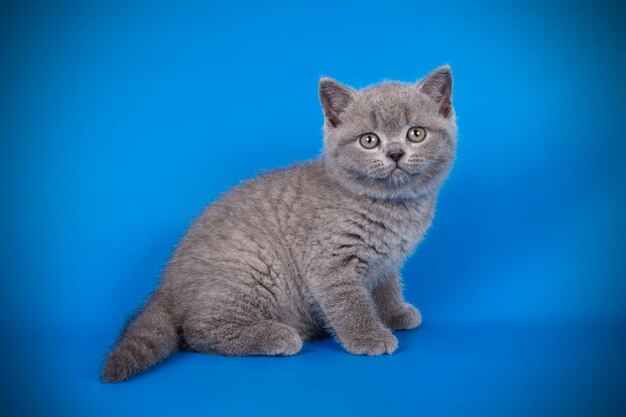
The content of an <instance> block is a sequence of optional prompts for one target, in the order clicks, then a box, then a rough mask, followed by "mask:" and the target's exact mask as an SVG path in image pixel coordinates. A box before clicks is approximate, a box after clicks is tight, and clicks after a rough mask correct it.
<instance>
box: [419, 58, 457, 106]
mask: <svg viewBox="0 0 626 417" xmlns="http://www.w3.org/2000/svg"><path fill="white" fill-rule="evenodd" d="M417 88H418V90H419V91H421V92H422V93H424V94H426V95H427V96H429V97H430V98H431V99H432V100H433V101H434V102H435V103H437V105H438V106H439V113H440V114H441V115H442V116H443V117H448V116H450V113H452V70H451V69H450V66H449V65H444V66H442V67H439V68H437V69H436V70H434V71H433V72H431V73H430V74H428V75H427V76H426V77H425V78H424V79H423V80H421V81H420V82H419V83H418V85H417Z"/></svg>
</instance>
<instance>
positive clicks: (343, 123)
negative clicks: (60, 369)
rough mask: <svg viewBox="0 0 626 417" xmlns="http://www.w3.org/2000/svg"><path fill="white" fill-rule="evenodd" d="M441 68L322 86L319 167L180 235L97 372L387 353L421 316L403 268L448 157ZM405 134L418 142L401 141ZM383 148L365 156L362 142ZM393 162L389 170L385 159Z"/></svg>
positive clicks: (450, 124)
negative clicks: (335, 349)
mask: <svg viewBox="0 0 626 417" xmlns="http://www.w3.org/2000/svg"><path fill="white" fill-rule="evenodd" d="M451 91H452V77H451V72H450V68H449V67H447V66H445V67H441V68H439V69H437V70H435V71H434V72H433V73H431V74H430V75H429V76H427V77H426V78H425V79H424V80H422V81H421V82H418V83H416V84H401V83H395V82H384V83H381V84H378V85H375V86H372V87H368V88H366V89H363V90H353V89H351V88H349V87H346V86H344V85H342V84H340V83H338V82H336V81H334V80H331V79H328V78H322V79H321V80H320V85H319V92H320V101H321V103H322V107H323V109H324V113H325V116H326V117H325V124H324V152H323V155H322V157H321V158H320V159H318V160H315V161H312V162H307V163H302V164H297V165H293V166H292V167H290V168H287V169H282V170H277V171H274V172H271V173H268V174H265V175H263V176H261V177H259V178H256V179H253V180H250V181H248V182H246V183H244V184H242V185H240V186H238V187H235V188H234V189H232V190H231V191H230V192H229V193H227V194H225V195H223V196H222V197H221V198H220V199H219V200H218V201H216V202H214V203H213V204H211V205H209V206H208V207H207V209H206V210H205V211H204V212H203V213H202V214H201V215H200V217H199V218H198V219H197V220H196V221H195V222H194V224H193V225H192V226H191V228H190V229H189V230H188V232H187V233H186V235H185V236H184V238H183V239H182V241H181V243H180V244H179V246H178V248H177V249H176V251H175V253H174V255H173V256H172V259H171V260H170V262H169V264H168V266H167V268H166V270H165V272H164V275H163V277H162V280H161V283H160V284H159V286H158V288H157V289H156V291H155V292H154V294H153V295H152V297H151V298H150V300H149V301H148V304H147V306H146V308H145V309H144V310H143V311H142V312H141V313H140V314H139V315H138V316H137V317H136V318H135V319H134V320H133V321H131V323H130V324H129V325H128V326H127V327H126V329H125V330H124V332H122V335H121V337H120V341H119V342H118V344H117V345H116V346H115V348H114V349H113V351H112V352H111V353H110V355H109V357H108V358H107V361H106V363H105V366H104V368H103V373H102V377H103V380H104V381H107V382H115V381H123V380H125V379H127V378H129V377H131V376H133V375H135V374H137V373H139V372H142V371H144V370H145V369H147V368H148V367H150V366H152V365H154V364H155V363H156V362H158V361H160V360H162V359H164V358H166V357H167V356H168V355H170V354H171V353H173V352H175V351H176V350H177V349H178V348H180V347H182V346H184V347H185V348H188V349H191V350H194V351H197V352H205V353H220V354H224V355H293V354H295V353H297V352H298V351H299V350H300V349H301V347H302V343H303V342H305V341H307V340H311V339H314V338H318V337H323V336H325V335H328V334H330V335H333V336H334V337H336V338H337V340H338V341H339V342H340V343H341V345H342V346H343V347H344V348H345V349H346V350H347V351H349V352H351V353H354V354H365V355H380V354H384V353H392V352H393V351H394V350H395V349H396V347H397V345H398V341H397V339H396V338H395V336H394V335H393V334H392V332H391V330H399V329H412V328H415V327H417V326H418V325H419V324H420V322H421V316H420V313H419V311H418V310H417V309H416V308H415V307H413V306H411V305H410V304H408V303H406V302H405V301H404V300H403V298H402V290H401V279H400V275H399V273H398V269H399V267H400V266H401V265H402V263H403V262H404V260H405V259H406V258H407V256H409V255H410V254H411V252H412V251H413V250H414V248H415V246H416V245H417V243H418V242H419V241H420V239H421V238H422V237H423V235H424V233H425V232H426V230H427V229H428V228H429V226H430V224H431V221H432V218H433V214H434V210H435V202H436V199H437V194H438V191H439V188H440V186H441V184H442V183H443V181H444V179H445V178H446V177H447V175H448V172H449V170H450V168H451V165H452V162H453V159H454V156H455V150H456V122H455V115H454V111H453V110H452V107H451V101H450V99H451ZM412 126H421V127H424V128H426V130H427V136H426V139H425V140H424V141H423V142H421V143H413V142H410V141H409V140H408V139H407V137H406V135H407V130H408V129H409V128H410V127H412ZM367 132H373V133H376V134H377V135H378V137H379V138H380V144H379V145H378V146H377V147H376V148H374V149H366V148H364V147H363V146H361V145H360V144H359V138H360V136H361V135H362V134H364V133H367ZM391 153H396V154H399V153H401V154H402V156H401V157H400V159H399V161H398V162H397V164H398V167H399V168H400V169H396V162H395V161H394V160H393V159H392V158H391V157H390V156H388V154H391Z"/></svg>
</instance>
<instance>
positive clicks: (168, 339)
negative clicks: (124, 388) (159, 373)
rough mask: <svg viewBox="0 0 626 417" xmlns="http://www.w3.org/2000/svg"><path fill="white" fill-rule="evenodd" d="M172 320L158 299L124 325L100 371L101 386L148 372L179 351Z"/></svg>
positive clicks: (149, 303)
mask: <svg viewBox="0 0 626 417" xmlns="http://www.w3.org/2000/svg"><path fill="white" fill-rule="evenodd" d="M178 339H179V338H178V334H177V332H176V326H175V325H174V322H173V318H172V316H171V314H170V313H169V312H168V310H167V309H166V308H165V307H164V306H163V302H162V301H161V300H159V299H158V297H152V298H151V299H150V301H149V302H148V304H147V305H146V307H145V308H144V309H143V311H141V312H140V313H139V314H138V315H137V316H135V317H134V318H133V319H132V320H130V321H129V323H128V324H127V325H126V327H125V328H124V330H123V331H122V333H121V335H120V337H119V340H118V341H117V343H116V344H115V346H114V347H113V350H112V351H111V353H109V356H108V357H107V359H106V361H105V363H104V367H103V368H102V380H103V381H104V382H121V381H125V380H127V379H128V378H130V377H132V376H134V375H137V374H139V373H141V372H143V371H145V370H146V369H148V368H150V367H151V366H152V365H154V364H156V363H157V362H160V361H162V360H163V359H165V358H167V357H168V356H170V355H171V354H173V353H174V352H176V350H177V349H178Z"/></svg>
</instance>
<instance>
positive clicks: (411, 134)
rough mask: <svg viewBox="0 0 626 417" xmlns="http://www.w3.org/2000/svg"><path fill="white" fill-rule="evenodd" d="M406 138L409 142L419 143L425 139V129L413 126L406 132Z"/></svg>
mask: <svg viewBox="0 0 626 417" xmlns="http://www.w3.org/2000/svg"><path fill="white" fill-rule="evenodd" d="M406 138H407V139H408V140H410V141H411V142H415V143H419V142H422V141H423V140H424V139H426V129H424V128H423V127H419V126H413V127H412V128H410V129H409V131H408V132H406Z"/></svg>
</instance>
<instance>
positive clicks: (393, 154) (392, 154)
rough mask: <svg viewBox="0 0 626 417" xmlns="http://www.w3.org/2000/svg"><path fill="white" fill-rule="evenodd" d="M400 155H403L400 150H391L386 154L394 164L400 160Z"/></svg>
mask: <svg viewBox="0 0 626 417" xmlns="http://www.w3.org/2000/svg"><path fill="white" fill-rule="evenodd" d="M402 155H404V151H403V150H402V149H393V150H389V151H388V152H387V156H388V157H389V158H391V159H393V161H394V162H395V163H398V161H399V160H400V158H402Z"/></svg>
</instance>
